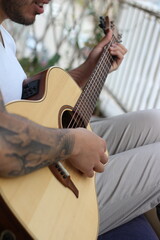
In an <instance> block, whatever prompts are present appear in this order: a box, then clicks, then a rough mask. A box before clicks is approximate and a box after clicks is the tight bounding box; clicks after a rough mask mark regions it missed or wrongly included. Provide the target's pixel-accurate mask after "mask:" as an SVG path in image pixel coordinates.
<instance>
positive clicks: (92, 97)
mask: <svg viewBox="0 0 160 240" xmlns="http://www.w3.org/2000/svg"><path fill="white" fill-rule="evenodd" d="M116 41H117V40H116V38H115V37H114V35H113V37H112V40H111V41H110V42H109V43H108V44H107V45H106V46H105V47H104V50H103V53H102V55H101V57H100V59H99V61H98V63H97V65H96V67H95V69H94V71H93V73H92V75H91V77H90V79H89V80H88V82H87V84H86V86H85V88H84V89H83V92H82V94H81V96H80V98H79V99H78V101H77V103H76V105H75V107H74V111H75V112H78V114H80V115H81V117H82V118H83V120H84V122H85V126H86V125H87V124H88V123H89V120H90V118H91V116H92V114H93V111H94V109H95V106H96V102H97V100H98V97H99V95H100V93H101V91H102V88H103V86H104V83H105V80H106V78H107V76H108V73H109V70H110V68H111V65H112V63H113V61H114V58H113V57H112V55H111V54H110V51H109V48H110V46H111V45H112V44H113V43H115V42H116Z"/></svg>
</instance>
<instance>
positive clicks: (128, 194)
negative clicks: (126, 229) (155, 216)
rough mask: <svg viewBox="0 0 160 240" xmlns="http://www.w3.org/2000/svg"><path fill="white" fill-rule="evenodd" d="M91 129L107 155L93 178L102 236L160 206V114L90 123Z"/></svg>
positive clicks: (153, 112) (135, 114)
mask: <svg viewBox="0 0 160 240" xmlns="http://www.w3.org/2000/svg"><path fill="white" fill-rule="evenodd" d="M91 127H92V130H93V131H94V132H95V133H97V135H99V136H101V137H103V138H104V139H105V140H106V142H107V147H108V151H109V162H108V163H107V165H106V166H105V171H104V172H103V173H98V174H96V190H97V196H98V204H99V216H100V219H99V222H100V232H99V234H102V233H104V232H107V231H109V230H111V229H113V228H115V227H117V226H119V225H121V224H123V223H125V222H127V221H129V220H131V219H133V218H135V217H136V216H138V215H140V214H142V213H144V212H147V211H148V210H150V209H151V208H153V207H155V206H156V205H157V204H158V203H160V110H148V111H139V112H131V113H127V114H122V115H119V116H115V117H111V118H107V119H103V118H102V119H98V120H92V121H91Z"/></svg>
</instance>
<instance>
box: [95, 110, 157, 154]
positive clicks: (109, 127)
mask: <svg viewBox="0 0 160 240" xmlns="http://www.w3.org/2000/svg"><path fill="white" fill-rule="evenodd" d="M159 123H160V111H159V110H146V111H138V112H131V113H126V114H122V115H119V116H115V117H111V118H105V119H103V118H102V119H99V120H98V121H97V120H96V121H91V127H92V129H93V131H94V132H95V133H96V134H97V135H99V136H101V137H103V138H104V139H105V140H106V142H107V147H108V151H109V154H110V155H113V154H116V153H120V152H123V151H126V150H129V149H132V148H136V147H139V146H143V145H147V144H150V143H153V142H158V141H160V127H159V125H160V124H159Z"/></svg>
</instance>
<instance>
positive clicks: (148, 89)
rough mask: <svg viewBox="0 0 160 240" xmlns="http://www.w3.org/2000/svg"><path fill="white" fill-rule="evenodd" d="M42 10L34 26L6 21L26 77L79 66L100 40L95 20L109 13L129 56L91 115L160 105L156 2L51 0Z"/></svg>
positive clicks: (159, 13)
mask: <svg viewBox="0 0 160 240" xmlns="http://www.w3.org/2000/svg"><path fill="white" fill-rule="evenodd" d="M45 8H46V9H45V13H44V14H43V15H41V16H37V19H36V22H35V24H34V25H33V26H29V27H23V26H21V25H18V24H14V23H12V22H10V21H7V22H6V23H5V27H6V28H7V29H8V30H9V32H10V33H11V35H12V36H13V38H14V39H15V41H16V43H17V56H18V59H19V60H20V62H21V64H22V66H23V68H24V69H25V71H26V73H27V75H28V76H31V75H34V74H35V73H37V72H40V71H42V70H43V69H46V68H48V67H50V66H59V67H62V68H63V69H65V70H68V69H73V68H74V67H76V66H78V65H79V64H81V63H82V62H83V61H84V60H85V59H86V57H87V55H88V53H89V51H90V50H91V49H92V48H93V47H94V45H95V44H96V43H97V42H98V41H99V40H100V39H101V38H102V37H103V32H102V30H101V29H100V28H99V26H98V25H99V16H106V15H109V17H110V19H111V20H114V22H115V25H116V27H117V29H118V31H119V33H121V34H122V42H123V44H124V45H125V47H126V48H127V49H128V53H127V55H126V57H125V60H124V61H123V63H122V65H121V66H120V68H119V70H118V71H116V72H114V73H112V74H110V75H109V76H108V77H107V79H106V82H105V86H104V88H103V91H102V93H101V95H100V98H99V101H98V104H97V107H96V110H95V114H96V115H101V116H112V115H117V114H121V113H123V112H128V111H135V110H141V109H148V108H159V107H160V0H114V1H111V0H53V1H52V2H51V3H50V4H49V5H48V6H46V7H45Z"/></svg>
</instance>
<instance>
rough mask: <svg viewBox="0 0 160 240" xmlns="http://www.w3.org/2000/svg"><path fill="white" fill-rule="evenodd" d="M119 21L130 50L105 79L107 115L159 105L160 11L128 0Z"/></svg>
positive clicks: (104, 109)
mask: <svg viewBox="0 0 160 240" xmlns="http://www.w3.org/2000/svg"><path fill="white" fill-rule="evenodd" d="M116 22H117V23H116V25H117V27H118V29H119V32H120V33H122V40H123V44H124V45H125V46H126V48H127V49H128V53H127V55H126V57H125V59H124V61H123V63H122V65H121V67H120V68H119V69H118V70H117V71H116V72H114V73H112V74H110V76H109V77H108V79H107V80H106V83H105V87H104V89H103V92H102V94H101V97H100V99H101V108H102V110H103V112H104V114H105V115H112V114H119V113H121V112H128V111H135V110H142V109H150V108H160V10H159V11H157V10H156V9H151V8H149V7H143V6H142V5H140V4H137V3H135V1H131V0H129V1H126V0H125V1H122V2H121V4H120V9H119V15H118V18H117V20H116ZM106 106H109V107H108V108H107V107H106Z"/></svg>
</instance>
